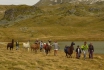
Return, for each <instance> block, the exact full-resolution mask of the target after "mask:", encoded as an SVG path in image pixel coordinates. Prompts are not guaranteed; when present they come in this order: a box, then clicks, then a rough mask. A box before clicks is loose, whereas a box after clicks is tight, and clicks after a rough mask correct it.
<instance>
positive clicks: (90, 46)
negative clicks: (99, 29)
mask: <svg viewBox="0 0 104 70" xmlns="http://www.w3.org/2000/svg"><path fill="white" fill-rule="evenodd" d="M88 52H89V58H92V59H93V52H94V46H93V45H92V43H90V44H89V46H88Z"/></svg>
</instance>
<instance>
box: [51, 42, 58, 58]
mask: <svg viewBox="0 0 104 70" xmlns="http://www.w3.org/2000/svg"><path fill="white" fill-rule="evenodd" d="M52 46H54V55H55V56H56V55H57V51H58V49H59V45H58V43H57V41H55V42H54V43H53V45H52Z"/></svg>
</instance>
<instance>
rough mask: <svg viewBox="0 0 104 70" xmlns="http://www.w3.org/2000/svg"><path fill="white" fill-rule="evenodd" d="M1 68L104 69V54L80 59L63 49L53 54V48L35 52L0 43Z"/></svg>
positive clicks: (13, 69) (41, 69)
mask: <svg viewBox="0 0 104 70" xmlns="http://www.w3.org/2000/svg"><path fill="white" fill-rule="evenodd" d="M0 45H1V46H0V59H1V60H0V70H104V66H103V65H104V55H103V54H94V59H89V58H88V56H87V58H86V60H84V59H83V55H82V56H81V58H80V59H76V58H75V53H74V54H73V55H72V56H73V58H67V57H65V53H64V52H63V51H60V50H59V51H58V55H57V56H54V55H53V49H52V50H51V52H50V53H49V55H47V56H46V55H45V53H44V52H39V50H38V52H37V53H35V52H34V51H29V52H28V51H27V49H25V48H23V47H22V43H21V45H20V48H19V50H15V49H16V48H15V47H14V50H13V51H10V50H7V49H6V44H0Z"/></svg>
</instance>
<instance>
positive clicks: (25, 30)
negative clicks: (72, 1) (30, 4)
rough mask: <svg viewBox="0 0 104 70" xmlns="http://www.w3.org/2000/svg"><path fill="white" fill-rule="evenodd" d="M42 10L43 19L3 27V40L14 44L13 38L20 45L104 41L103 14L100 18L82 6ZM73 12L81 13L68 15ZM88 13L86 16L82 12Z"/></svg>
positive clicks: (85, 6) (52, 7)
mask: <svg viewBox="0 0 104 70" xmlns="http://www.w3.org/2000/svg"><path fill="white" fill-rule="evenodd" d="M75 6H76V8H75ZM83 7H84V8H83ZM90 7H91V8H93V7H94V6H92V5H91V6H90ZM99 7H101V6H99V5H98V6H97V8H98V9H99ZM40 8H41V9H42V10H43V11H44V13H43V14H41V15H33V16H32V17H31V18H28V19H24V20H22V21H18V22H15V21H14V23H13V25H12V24H10V25H5V26H1V27H0V37H1V39H0V40H1V41H10V39H12V38H14V39H18V40H20V41H26V40H29V39H30V40H34V39H37V38H39V39H44V40H47V39H52V40H55V39H56V40H104V29H103V27H104V24H103V23H104V19H103V10H102V11H100V15H99V17H98V13H96V10H95V11H94V12H90V13H89V12H88V8H89V7H88V5H83V4H81V5H78V6H77V5H69V4H66V5H65V4H62V5H55V6H47V7H40ZM70 8H72V9H78V10H77V12H78V13H74V14H70V13H65V12H66V11H68V10H69V9H70ZM101 8H103V7H101ZM63 9H64V10H63ZM84 10H85V11H86V13H85V12H82V11H84ZM91 13H93V15H91ZM76 15H79V16H76ZM89 15H90V16H89ZM11 25H12V26H11Z"/></svg>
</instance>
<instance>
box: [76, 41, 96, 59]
mask: <svg viewBox="0 0 104 70" xmlns="http://www.w3.org/2000/svg"><path fill="white" fill-rule="evenodd" d="M81 52H82V53H83V58H84V59H86V55H87V52H88V54H89V58H91V59H93V52H94V46H93V45H92V43H90V44H89V45H88V44H87V42H84V44H83V45H82V46H81V47H79V45H78V46H77V48H76V58H78V59H79V58H80V56H81Z"/></svg>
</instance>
